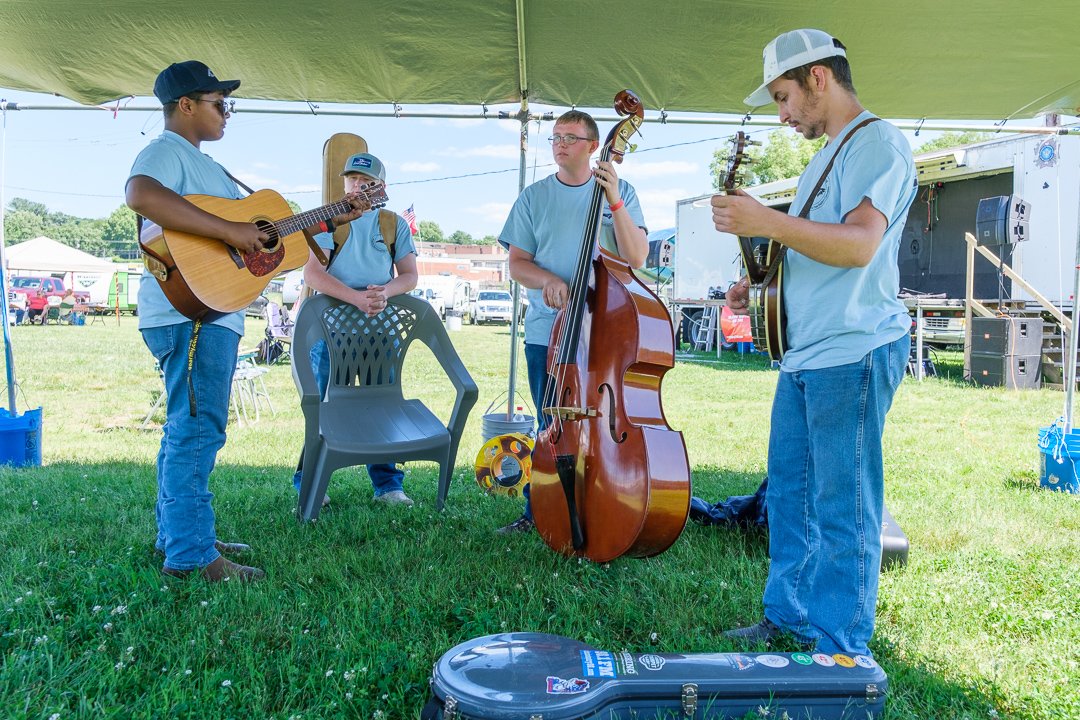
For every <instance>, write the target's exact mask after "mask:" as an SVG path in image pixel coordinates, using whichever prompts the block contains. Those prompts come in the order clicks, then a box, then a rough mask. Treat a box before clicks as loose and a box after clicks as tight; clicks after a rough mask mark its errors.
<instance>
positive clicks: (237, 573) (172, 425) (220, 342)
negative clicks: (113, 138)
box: [126, 60, 363, 581]
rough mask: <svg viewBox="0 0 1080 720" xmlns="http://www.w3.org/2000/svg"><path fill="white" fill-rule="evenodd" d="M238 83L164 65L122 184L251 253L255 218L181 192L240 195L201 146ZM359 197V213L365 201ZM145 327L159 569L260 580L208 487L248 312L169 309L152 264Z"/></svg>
mask: <svg viewBox="0 0 1080 720" xmlns="http://www.w3.org/2000/svg"><path fill="white" fill-rule="evenodd" d="M239 86H240V81H239V80H218V79H217V77H216V76H215V75H214V73H213V72H211V71H210V68H208V67H207V66H206V65H204V64H203V63H201V62H198V61H196V60H188V61H186V62H182V63H174V64H173V65H170V66H169V67H168V68H166V69H165V70H162V71H161V73H160V74H159V75H158V77H157V80H156V81H155V83H154V95H156V96H157V98H158V100H160V101H161V104H162V106H163V108H162V109H163V112H164V115H165V130H164V132H162V134H161V135H160V136H159V137H157V138H156V139H154V140H153V141H151V143H150V144H149V145H148V146H147V147H146V148H145V149H144V150H143V151H142V152H141V153H139V156H138V157H137V158H136V159H135V163H134V165H133V166H132V168H131V175H130V177H129V178H128V181H127V188H126V193H127V204H128V206H129V207H130V208H131V209H132V210H134V211H135V212H136V213H139V214H140V215H142V216H143V217H146V218H148V219H149V220H152V221H153V222H155V223H157V224H158V225H160V226H161V227H165V228H170V229H173V230H179V231H184V232H190V233H193V234H196V235H201V236H203V237H207V238H217V239H220V240H222V241H223V242H226V243H228V244H229V245H231V246H232V247H234V248H236V249H237V250H239V251H240V252H243V253H248V252H256V251H258V250H260V249H261V248H262V243H263V242H264V241H266V240H268V239H269V238H268V236H267V235H266V234H265V233H264V232H262V231H261V230H260V229H259V228H258V227H257V226H256V225H254V224H253V223H243V222H230V221H228V220H224V219H222V218H219V217H217V216H215V215H212V214H210V213H207V212H205V211H203V210H201V209H200V208H198V207H196V206H195V205H193V204H192V203H190V202H188V201H187V200H186V199H184V197H182V196H183V195H190V194H196V193H197V194H203V195H213V196H216V197H224V198H231V199H236V198H239V197H240V193H239V190H238V188H237V186H236V183H235V182H234V181H233V180H232V179H231V178H230V176H229V175H228V173H227V172H226V171H225V169H224V168H223V167H221V166H220V165H218V164H217V163H216V162H214V161H213V160H212V159H211V158H210V157H209V156H208V155H204V154H203V153H202V152H201V151H200V145H201V144H202V143H203V142H204V141H205V142H212V141H215V140H220V139H221V138H222V136H224V134H225V124H226V121H227V120H228V118H229V115H230V111H231V109H232V101H230V100H229V99H228V97H229V95H230V94H231V93H232V92H233V91H235V90H236V88H238V87H239ZM356 205H358V206H359V207H357V209H355V210H354V213H358V212H360V211H361V209H362V207H363V204H362V203H359V202H357V203H356ZM351 217H352V215H350V216H348V219H351ZM342 221H343V222H344V221H347V220H346V216H343V218H342ZM139 330H140V331H141V332H142V335H143V341H144V342H145V343H146V346H147V348H149V350H150V352H151V353H152V354H153V355H154V357H155V358H156V359H157V361H158V363H159V365H160V367H161V371H162V376H163V378H164V381H165V391H166V395H167V399H168V404H167V413H166V418H167V419H166V422H165V426H164V428H163V435H162V440H161V450H160V451H159V452H158V458H157V482H158V497H157V504H156V506H155V512H156V515H157V526H158V534H157V541H156V543H155V547H156V549H157V550H158V551H159V552H162V553H164V555H165V563H164V566H163V567H162V572H163V573H165V574H166V575H172V576H177V577H184V576H187V575H191V574H198V575H201V576H202V577H204V578H206V579H207V580H210V581H220V580H226V579H229V578H234V579H236V580H240V581H250V580H257V579H259V578H261V577H263V576H264V573H263V571H262V570H259V569H258V568H253V567H247V566H243V565H238V564H236V563H234V562H231V561H229V560H227V559H225V557H223V556H222V554H221V553H223V552H226V553H227V552H241V551H243V550H246V549H247V546H245V545H239V544H230V543H223V542H219V541H218V540H217V539H216V530H215V526H214V510H213V507H212V506H211V499H212V498H213V495H212V494H211V493H210V490H209V478H210V472H211V471H212V470H213V468H214V462H215V460H216V458H217V453H218V450H220V449H221V447H222V446H223V445H224V444H225V426H226V423H227V422H228V413H229V391H230V386H231V384H232V376H233V370H234V369H235V367H236V355H237V352H236V351H237V346H238V345H239V342H240V337H241V336H242V335H243V333H244V313H243V311H240V312H235V313H231V314H228V315H224V316H222V317H219V318H217V319H215V320H213V321H212V322H206V323H204V322H202V321H196V322H193V321H192V320H190V319H189V318H187V317H185V316H184V315H182V314H181V313H180V312H178V311H177V310H176V309H174V308H173V306H172V305H171V304H170V303H169V301H168V299H167V298H166V297H165V294H164V293H163V292H162V290H161V287H160V286H159V285H158V283H157V281H156V280H154V278H153V276H151V275H149V274H148V273H146V274H144V275H143V280H142V283H141V284H140V286H139ZM189 365H190V367H189Z"/></svg>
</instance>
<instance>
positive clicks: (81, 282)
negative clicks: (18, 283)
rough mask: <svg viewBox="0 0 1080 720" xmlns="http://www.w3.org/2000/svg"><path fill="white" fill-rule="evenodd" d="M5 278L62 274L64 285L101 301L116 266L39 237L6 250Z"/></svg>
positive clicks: (96, 300)
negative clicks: (86, 292)
mask: <svg viewBox="0 0 1080 720" xmlns="http://www.w3.org/2000/svg"><path fill="white" fill-rule="evenodd" d="M6 259H7V268H6V271H5V273H4V275H5V276H6V277H8V278H12V277H18V276H26V275H53V276H62V277H63V280H64V286H65V287H68V288H72V289H74V290H86V291H88V292H89V293H90V301H91V302H97V303H103V302H105V301H106V299H107V298H108V294H109V283H110V282H111V281H112V278H113V274H114V273H115V272H116V269H117V267H116V265H115V264H113V263H111V262H109V261H108V260H102V259H101V258H97V257H94V256H93V255H91V254H89V253H84V252H83V251H82V250H78V249H76V248H73V247H71V246H70V245H64V244H63V243H60V242H57V241H56V240H53V239H51V238H47V237H38V238H34V239H33V240H27V241H25V242H21V243H18V244H17V245H11V246H9V247H8V248H7V252H6Z"/></svg>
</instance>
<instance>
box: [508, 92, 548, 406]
mask: <svg viewBox="0 0 1080 720" xmlns="http://www.w3.org/2000/svg"><path fill="white" fill-rule="evenodd" d="M518 121H519V122H520V123H521V140H520V143H519V147H520V157H519V159H518V195H521V191H522V190H524V189H525V170H526V168H527V165H526V161H527V159H528V153H529V100H528V98H522V99H521V110H520V111H519V112H518ZM506 267H507V274H509V270H510V260H509V258H507V260H506ZM510 291H511V293H512V295H513V298H514V300H513V303H512V305H511V308H512V309H511V311H510V315H511V317H510V381H509V382H510V384H509V387H508V388H507V390H506V419H507V421H510V420H513V418H514V402H515V400H514V398H515V397H516V393H517V363H518V345H519V344H520V343H519V342H518V323H519V320H520V317H521V286H520V285H518V283H517V282H516V281H515V280H514V279H513V278H511V279H510ZM533 411H534V412H535V413H536V417H537V419H538V420H539V418H540V408H534V409H533Z"/></svg>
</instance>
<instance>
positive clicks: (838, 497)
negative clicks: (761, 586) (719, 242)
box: [712, 30, 917, 656]
mask: <svg viewBox="0 0 1080 720" xmlns="http://www.w3.org/2000/svg"><path fill="white" fill-rule="evenodd" d="M764 59H765V69H764V79H765V81H764V83H763V84H762V86H761V87H760V88H758V89H757V90H756V91H755V92H754V93H753V94H752V95H751V96H750V97H748V98H747V99H746V103H747V104H748V105H752V106H755V107H757V106H761V105H766V104H768V103H769V102H775V103H776V104H777V105H778V106H779V113H780V121H781V122H783V123H785V124H787V125H790V126H791V127H793V128H795V129H796V130H797V131H798V132H799V133H801V134H802V135H803V136H804V137H806V138H807V139H808V140H813V139H815V138H819V137H821V136H823V135H827V136H828V138H829V142H828V144H827V145H826V146H825V147H824V148H823V149H822V150H821V151H820V152H818V154H817V155H815V156H814V158H813V159H812V160H811V161H810V164H809V165H808V166H807V167H806V170H805V171H804V172H803V174H802V176H801V178H800V179H799V185H798V189H797V192H796V195H795V201H794V202H793V203H792V204H791V211H790V212H791V214H790V215H789V214H784V213H781V212H778V211H776V210H772V209H770V208H768V207H765V206H764V205H762V204H761V203H759V202H757V200H755V199H754V198H752V197H750V196H749V195H746V194H745V193H743V192H741V191H738V192H737V193H736V194H733V195H731V194H729V195H717V196H714V197H713V199H712V206H713V220H714V222H715V225H716V229H717V230H719V231H721V232H728V233H732V234H735V235H740V236H762V237H769V238H773V239H775V240H777V241H778V242H780V243H782V244H783V245H784V246H786V247H787V248H788V249H787V255H786V258H785V260H784V271H783V272H784V276H783V287H784V307H785V308H786V310H787V344H788V351H787V353H786V354H785V355H784V357H783V360H782V362H781V365H780V377H779V379H778V381H777V386H776V395H775V398H774V400H773V409H772V420H771V423H772V424H771V434H770V439H769V458H768V468H769V470H768V477H769V488H768V495H767V498H768V508H769V558H770V561H771V562H770V566H769V578H768V581H767V582H766V585H765V593H764V601H763V602H764V616H765V617H764V619H763V620H761V621H760V622H759V623H758V624H756V625H753V626H751V627H747V628H739V629H735V630H729V631H728V632H726V633H724V635H725V636H727V637H729V638H731V639H735V640H739V641H743V642H747V643H749V644H755V645H757V644H767V643H769V642H770V641H771V640H773V639H774V638H776V637H777V636H779V635H781V634H785V633H786V634H790V635H792V636H794V638H795V639H796V640H797V641H802V642H804V643H807V644H813V645H814V646H815V647H816V649H817V651H818V652H822V653H825V654H827V655H833V654H835V653H844V654H847V655H850V656H856V655H869V654H870V650H869V648H868V646H867V644H868V643H869V641H870V637H871V635H872V634H873V631H874V613H875V604H876V601H877V590H878V572H879V568H880V565H881V518H882V506H883V497H882V496H883V490H884V487H883V486H884V479H883V476H884V471H883V466H882V449H881V437H882V432H883V430H884V426H885V415H886V413H887V412H888V410H889V407H890V406H891V404H892V399H893V394H894V393H895V392H896V389H897V387H898V386H899V385H900V381H901V380H902V379H903V377H904V368H905V366H906V364H907V360H908V346H909V338H908V333H909V332H910V327H911V319H910V318H909V317H908V314H907V310H906V309H905V307H904V305H903V303H901V302H900V301H899V300H897V293H898V291H899V271H898V268H897V261H896V256H897V249H898V247H899V242H900V235H901V233H902V231H903V229H904V222H905V220H906V218H907V211H908V208H909V207H910V205H911V202H912V200H913V199H914V197H915V193H916V190H917V185H916V176H915V167H914V164H913V162H912V158H911V149H910V147H909V145H908V142H907V140H906V139H904V136H903V135H902V134H901V133H900V131H898V130H897V129H896V128H895V127H893V126H892V125H890V124H888V123H886V122H883V121H880V120H877V119H876V118H875V117H874V116H873V115H872V114H871V113H870V112H868V111H867V110H865V109H864V108H863V107H862V105H861V104H860V103H859V100H858V97H857V96H856V95H855V88H854V87H853V85H852V81H851V67H850V65H849V64H848V60H847V52H846V49H845V48H844V45H843V44H841V43H840V41H838V40H836V39H835V38H833V37H831V36H830V35H829V34H828V33H825V32H822V31H821V30H794V31H791V32H788V33H784V34H783V35H780V36H779V37H777V38H776V39H775V40H773V41H772V42H771V43H769V44H768V45H767V46H766V48H765V53H764ZM834 157H835V161H834V162H833V164H832V166H831V168H830V166H829V162H830V160H832V159H833V158H834ZM823 175H824V182H823V183H822V184H821V186H820V188H821V189H820V190H819V191H818V192H817V193H816V194H814V195H813V197H811V194H812V193H813V191H814V187H815V184H816V183H817V182H818V180H819V178H821V177H822V176H823ZM807 203H812V205H811V207H810V210H809V216H808V217H797V216H796V214H797V213H799V212H800V210H802V209H803V208H804V207H805V206H806V204H807ZM727 302H728V306H729V307H731V308H732V310H733V311H735V312H741V313H745V312H746V306H747V285H746V281H745V278H743V279H742V280H740V282H739V283H738V284H736V285H735V286H734V287H733V288H732V289H731V290H729V291H728V293H727Z"/></svg>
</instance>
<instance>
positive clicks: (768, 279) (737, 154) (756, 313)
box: [722, 130, 787, 361]
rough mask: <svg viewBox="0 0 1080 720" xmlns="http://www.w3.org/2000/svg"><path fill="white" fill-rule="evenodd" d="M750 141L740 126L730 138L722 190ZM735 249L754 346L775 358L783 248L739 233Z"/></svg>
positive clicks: (781, 336) (783, 324)
mask: <svg viewBox="0 0 1080 720" xmlns="http://www.w3.org/2000/svg"><path fill="white" fill-rule="evenodd" d="M750 144H753V142H752V141H751V140H749V139H748V138H747V135H746V133H744V132H742V131H741V130H740V131H739V132H737V133H735V137H733V138H732V139H731V150H730V152H729V153H728V161H727V167H726V169H725V172H724V177H723V183H722V185H723V188H724V190H725V191H732V190H734V189H735V186H736V185H737V183H738V170H739V166H740V165H742V164H743V163H744V162H746V161H747V158H746V148H747V146H748V145H750ZM739 251H740V253H741V254H742V261H743V265H744V266H745V267H746V276H747V278H749V280H750V289H749V296H748V303H747V308H748V310H749V314H750V334H751V336H752V337H753V340H754V347H756V348H757V349H758V350H759V351H761V352H763V353H766V354H767V355H768V356H769V358H771V359H772V360H777V361H779V360H781V359H782V358H783V357H784V353H785V352H787V341H786V336H787V317H786V315H785V313H784V298H783V294H782V293H783V287H784V253H785V251H786V249H785V248H784V246H783V245H781V244H780V243H778V242H776V241H774V240H769V241H768V242H767V243H758V244H755V243H754V241H753V238H748V237H740V238H739Z"/></svg>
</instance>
